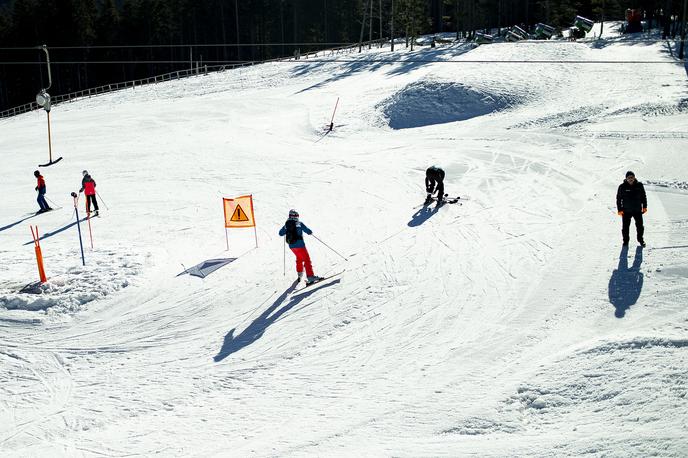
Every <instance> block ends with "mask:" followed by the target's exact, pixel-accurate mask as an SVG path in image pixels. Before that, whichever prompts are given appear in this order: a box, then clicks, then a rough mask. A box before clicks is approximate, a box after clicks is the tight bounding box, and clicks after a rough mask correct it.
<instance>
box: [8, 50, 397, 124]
mask: <svg viewBox="0 0 688 458" xmlns="http://www.w3.org/2000/svg"><path fill="white" fill-rule="evenodd" d="M385 41H386V40H373V41H371V42H367V41H366V42H364V43H361V44H360V45H359V43H352V44H350V45H346V46H341V47H338V48H332V49H326V50H321V51H311V52H306V53H304V54H301V53H300V51H298V50H297V51H295V52H294V56H289V57H279V58H276V59H270V60H261V61H248V62H241V63H232V64H225V65H213V66H208V65H204V66H202V67H201V66H198V65H197V66H196V68H189V69H186V70H178V71H174V72H170V73H165V74H163V75H157V76H151V77H148V78H141V79H137V80H131V81H125V82H120V83H112V84H104V85H102V86H98V87H94V88H89V89H83V90H81V91H75V92H70V93H68V94H60V95H55V96H51V97H50V103H51V104H52V105H56V104H58V103H63V102H73V101H74V100H78V99H81V98H86V97H93V96H96V95H101V94H106V93H108V92H113V91H119V90H121V89H127V88H132V89H135V88H136V86H143V85H144V84H153V83H160V82H163V81H172V80H178V79H182V78H188V77H190V76H196V75H205V74H208V73H210V72H221V71H225V70H231V69H234V68H238V67H246V66H252V65H256V64H264V63H267V62H283V61H290V60H301V59H308V58H317V57H320V56H336V55H338V54H348V53H354V52H357V51H358V49H357V48H358V47H359V46H368V45H371V46H372V45H378V46H382V43H384V42H385ZM39 108H40V106H39V105H38V104H37V103H36V102H31V103H26V104H24V105H20V106H18V107H13V108H9V109H7V110H4V111H0V119H2V118H9V117H12V116H16V115H18V114H22V113H26V112H29V111H33V110H37V109H39Z"/></svg>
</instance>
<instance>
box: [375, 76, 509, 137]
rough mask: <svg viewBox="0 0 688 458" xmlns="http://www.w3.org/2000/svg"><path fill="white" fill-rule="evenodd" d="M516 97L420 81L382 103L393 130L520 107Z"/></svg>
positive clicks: (380, 106) (380, 105) (459, 119)
mask: <svg viewBox="0 0 688 458" xmlns="http://www.w3.org/2000/svg"><path fill="white" fill-rule="evenodd" d="M518 103H519V100H518V99H517V98H516V97H515V95H514V94H510V95H500V94H495V93H489V92H485V91H483V90H478V89H475V88H471V87H467V86H464V85H462V84H459V83H452V82H438V81H432V82H417V83H412V84H409V85H408V86H406V87H405V88H403V89H402V90H401V91H399V92H397V93H396V94H394V95H392V96H391V97H389V98H388V99H386V100H384V101H382V102H381V103H380V104H379V105H378V109H380V110H381V111H382V113H383V114H384V116H385V118H386V119H387V121H388V124H389V126H390V127H391V128H392V129H408V128H412V127H422V126H429V125H433V124H444V123H448V122H456V121H465V120H468V119H472V118H477V117H479V116H484V115H488V114H491V113H494V112H497V111H501V110H504V109H506V108H510V107H512V106H514V105H517V104H518Z"/></svg>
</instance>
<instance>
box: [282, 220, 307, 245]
mask: <svg viewBox="0 0 688 458" xmlns="http://www.w3.org/2000/svg"><path fill="white" fill-rule="evenodd" d="M304 232H305V233H306V234H308V235H311V234H312V233H313V231H312V230H310V229H309V228H308V226H306V225H305V224H303V223H302V222H301V221H297V222H296V242H294V243H290V244H289V248H306V243H305V242H304V241H303V233H304ZM279 235H280V236H284V235H287V223H284V226H282V229H280V230H279Z"/></svg>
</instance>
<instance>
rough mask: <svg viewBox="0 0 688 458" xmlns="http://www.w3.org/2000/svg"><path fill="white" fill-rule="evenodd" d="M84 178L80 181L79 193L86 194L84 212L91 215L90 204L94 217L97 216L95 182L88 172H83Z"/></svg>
mask: <svg viewBox="0 0 688 458" xmlns="http://www.w3.org/2000/svg"><path fill="white" fill-rule="evenodd" d="M83 175H84V178H83V179H82V180H81V189H79V192H83V193H85V194H86V212H87V213H91V202H93V208H94V210H95V212H94V213H93V214H94V215H95V216H98V201H97V200H96V181H95V180H94V179H93V178H91V175H89V174H88V170H84V171H83Z"/></svg>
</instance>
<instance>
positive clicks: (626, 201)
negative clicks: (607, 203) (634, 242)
mask: <svg viewBox="0 0 688 458" xmlns="http://www.w3.org/2000/svg"><path fill="white" fill-rule="evenodd" d="M616 209H617V211H618V213H619V216H621V221H622V225H621V235H622V236H623V246H628V241H629V239H630V237H629V235H628V231H629V228H630V226H631V219H635V231H636V234H637V236H638V243H639V244H640V245H641V246H643V247H644V246H645V239H644V238H643V234H644V232H645V227H644V226H643V213H645V212H646V211H647V195H646V194H645V187H644V186H643V184H642V183H641V182H640V181H637V180H636V179H635V174H634V173H633V172H631V171H630V170H629V171H628V172H626V179H625V180H624V182H623V183H621V184H620V185H619V189H618V191H617V192H616Z"/></svg>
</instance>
